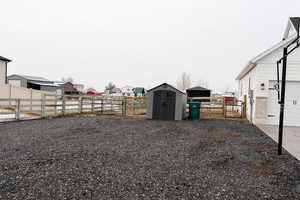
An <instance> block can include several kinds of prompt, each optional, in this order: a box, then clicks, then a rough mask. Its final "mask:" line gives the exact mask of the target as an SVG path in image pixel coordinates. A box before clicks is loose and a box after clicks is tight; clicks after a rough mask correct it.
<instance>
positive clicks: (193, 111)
mask: <svg viewBox="0 0 300 200" xmlns="http://www.w3.org/2000/svg"><path fill="white" fill-rule="evenodd" d="M189 119H190V120H199V119H200V102H190V103H189Z"/></svg>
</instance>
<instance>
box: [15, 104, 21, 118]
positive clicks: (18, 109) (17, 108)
mask: <svg viewBox="0 0 300 200" xmlns="http://www.w3.org/2000/svg"><path fill="white" fill-rule="evenodd" d="M20 101H21V100H20V99H17V100H16V110H15V112H16V114H15V117H16V120H20V104H21V102H20Z"/></svg>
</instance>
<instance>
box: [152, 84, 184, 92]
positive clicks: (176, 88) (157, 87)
mask: <svg viewBox="0 0 300 200" xmlns="http://www.w3.org/2000/svg"><path fill="white" fill-rule="evenodd" d="M163 85H166V86H169V87H171V88H173V89H174V90H176V91H178V92H180V93H182V94H185V93H184V92H182V91H180V90H179V89H177V88H175V87H174V86H172V85H170V84H168V83H163V84H160V85H158V86H156V87H154V88H151V89H150V90H148V92H151V91H152V90H155V89H157V88H159V87H161V86H163Z"/></svg>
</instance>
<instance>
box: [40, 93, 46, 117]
mask: <svg viewBox="0 0 300 200" xmlns="http://www.w3.org/2000/svg"><path fill="white" fill-rule="evenodd" d="M45 104H46V95H45V94H42V104H41V105H42V117H45V114H46V111H45V107H46V106H45Z"/></svg>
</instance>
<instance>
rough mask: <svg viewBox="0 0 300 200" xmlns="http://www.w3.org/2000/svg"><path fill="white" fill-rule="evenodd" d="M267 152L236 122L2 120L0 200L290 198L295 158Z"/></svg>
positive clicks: (261, 140)
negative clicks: (3, 122) (3, 121)
mask: <svg viewBox="0 0 300 200" xmlns="http://www.w3.org/2000/svg"><path fill="white" fill-rule="evenodd" d="M299 145H300V144H299ZM276 148H277V145H276V143H275V142H273V140H272V139H270V138H269V137H267V136H266V135H265V134H264V133H263V132H262V131H260V130H259V129H258V128H256V127H254V126H252V125H250V124H248V123H247V122H244V121H225V120H201V121H181V122H166V121H152V120H145V119H141V118H123V117H119V116H86V117H80V116H73V117H64V118H56V119H43V120H34V121H22V122H12V123H5V124H0V199H3V200H6V199H22V200H25V199H42V200H48V199H49V200H50V199H51V200H52V199H59V200H61V199H72V200H73V199H74V200H75V199H76V200H77V199H78V200H79V199H80V200H85V199H89V200H90V199H130V200H134V199H151V200H152V199H170V200H176V199H180V200H188V199H203V200H210V199H221V200H226V199H234V200H237V199H243V200H244V199H251V200H254V199H255V200H259V199H269V200H271V199H282V200H289V199H291V200H296V199H300V164H299V161H297V160H296V159H295V158H294V157H292V156H291V155H290V154H289V153H287V152H286V151H285V152H284V155H283V156H280V157H279V156H277V155H276V152H277V151H276Z"/></svg>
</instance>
